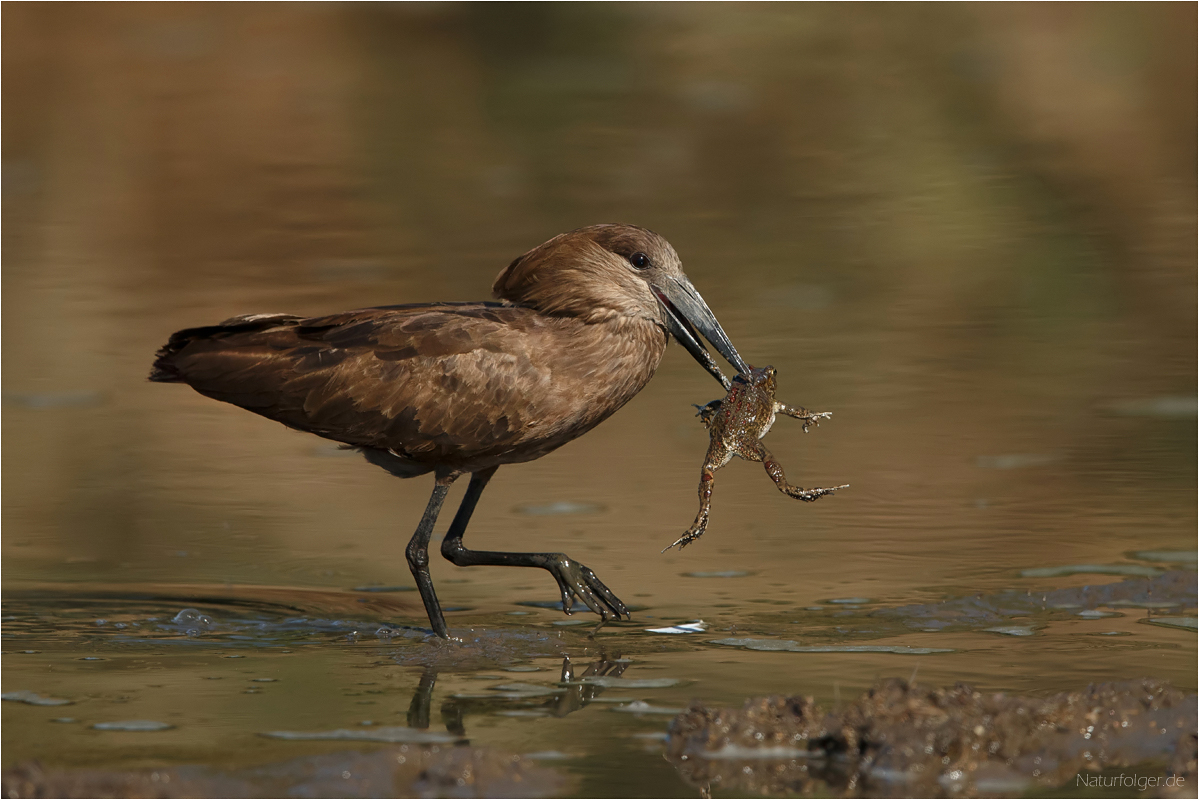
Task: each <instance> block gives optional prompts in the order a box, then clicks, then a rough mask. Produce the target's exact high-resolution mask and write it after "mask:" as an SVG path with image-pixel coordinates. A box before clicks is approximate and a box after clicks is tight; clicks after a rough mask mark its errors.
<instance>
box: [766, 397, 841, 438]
mask: <svg viewBox="0 0 1199 800" xmlns="http://www.w3.org/2000/svg"><path fill="white" fill-rule="evenodd" d="M774 412H775V413H776V414H786V415H787V416H788V417H795V418H796V419H801V420H803V432H804V433H807V432H808V428H810V427H812V424H813V423H815V424H816V425H819V424H820V420H822V419H828V418H829V417H831V416H832V415H833V412H831V411H808V410H807V409H806V408H804V407H803V406H799V407H798V408H796V407H795V406H789V405H787V404H786V403H775V404H774Z"/></svg>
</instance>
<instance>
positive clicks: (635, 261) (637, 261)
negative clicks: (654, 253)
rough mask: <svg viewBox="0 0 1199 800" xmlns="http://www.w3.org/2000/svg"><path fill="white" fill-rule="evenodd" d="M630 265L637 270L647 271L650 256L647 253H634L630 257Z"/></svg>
mask: <svg viewBox="0 0 1199 800" xmlns="http://www.w3.org/2000/svg"><path fill="white" fill-rule="evenodd" d="M629 263H630V264H632V265H633V266H634V267H636V268H637V269H647V268H648V267H649V265H650V260H649V256H647V255H646V254H645V253H633V255H631V256H629Z"/></svg>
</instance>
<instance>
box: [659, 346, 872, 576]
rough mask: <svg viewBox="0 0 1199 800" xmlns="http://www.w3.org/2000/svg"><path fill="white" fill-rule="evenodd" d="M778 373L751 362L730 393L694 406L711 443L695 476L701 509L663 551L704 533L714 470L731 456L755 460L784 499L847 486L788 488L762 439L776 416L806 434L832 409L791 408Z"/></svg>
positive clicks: (813, 496)
mask: <svg viewBox="0 0 1199 800" xmlns="http://www.w3.org/2000/svg"><path fill="white" fill-rule="evenodd" d="M777 375H778V372H777V370H775V368H774V367H772V366H769V365H768V366H765V367H762V368H761V369H758V368H755V367H753V366H750V368H749V372H748V373H739V374H738V375H737V376H736V377H735V378H733V380H732V382H731V383H730V385H729V390H728V394H726V395H725V396H724V397H723V398H721V399H719V400H713V401H711V402H710V403H707V404H706V405H703V406H696V408H698V409H699V412H698V413H697V414H696V416H698V417H699V418H700V421H701V422H703V424H704V425H705V426H707V428H708V434H709V437H710V442H709V444H708V453H707V455H706V456H705V457H704V464H703V468H702V469H701V470H700V478H699V513H698V514H696V516H695V522H694V523H692V525H691V527H690V528H689V529H688V530H687V532H686V533H684V534H683V535H682V536H680V537H679V538H678V539H677V540H675V541H674V543H673V544H670V545H667V546H666V547H665V548H663V549H662V552H663V553H665V552H666V551H667V550H669V549H671V548H672V547H676V546H677V547H678V548H679V549H680V550H682V549H683V548H684V547H686V546H687V545H689V544H691V543H692V542H694V541H695V540H696V539H698V538H699V537H701V536H703V535H704V531H705V530H707V527H708V512H709V510H710V508H711V505H712V486H713V484H714V482H715V473H716V470H718V469H720V468H721V467H723V466H724V465H725V464H728V463H729V461H731V460H732V458H733V456H737V457H739V458H743V459H745V460H746V461H756V462H759V463H761V464H762V465H763V466H764V467H765V468H766V474H767V475H769V476H770V479H771V480H773V481H774V484H775V486H777V487H778V489H779V491H781V492H782V493H783V494H785V495H787V496H788V497H794V498H795V499H796V500H803V501H804V502H808V503H810V502H813V501H815V500H818V499H820V498H821V497H824V496H826V495H830V494H832V493H833V492H836V491H837V490H839V489H848V488H849V484H847V483H846V484H842V485H841V486H832V487H829V488H817V489H803V488H801V487H799V486H792V485H791V484H790V483H788V482H787V477H786V475H784V474H783V467H782V465H780V464H779V463H778V461H776V460H775V459H774V456H773V455H771V453H770V451H769V450H768V449H766V445H764V444H762V442H761V439H762V438H763V437H764V436H766V434H767V433H769V432H770V427H771V426H772V425H774V421H775V419H776V418H777V417H778V415H779V414H784V415H786V416H788V417H794V418H795V419H798V420H801V421H802V422H803V430H804V433H807V432H808V428H810V427H811V426H813V425H819V424H820V420H822V419H829V418H830V417H832V412H831V411H817V412H813V411H808V410H807V409H806V408H803V407H802V406H801V407H795V406H789V405H787V404H786V403H780V402H778V401H777V400H775V399H774V394H775V391H776V389H777V380H776V378H777Z"/></svg>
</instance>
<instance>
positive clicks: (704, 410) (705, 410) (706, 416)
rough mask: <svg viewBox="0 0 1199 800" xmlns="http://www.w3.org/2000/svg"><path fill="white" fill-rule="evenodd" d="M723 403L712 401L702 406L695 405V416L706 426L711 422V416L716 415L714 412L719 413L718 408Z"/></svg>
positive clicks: (721, 401)
mask: <svg viewBox="0 0 1199 800" xmlns="http://www.w3.org/2000/svg"><path fill="white" fill-rule="evenodd" d="M723 403H724V401H723V400H713V401H712V402H710V403H705V404H704V405H702V406H701V405H696V406H695V407H696V408H697V409H699V410H698V411H697V412H696V414H695V416H697V417H699V418H700V421H701V422H703V423H704V424H705V425H708V424H709V423H710V422H711V421H712V416H713V415H714V414H716V412H718V411H720V406H721V405H722V404H723Z"/></svg>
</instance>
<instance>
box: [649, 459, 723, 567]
mask: <svg viewBox="0 0 1199 800" xmlns="http://www.w3.org/2000/svg"><path fill="white" fill-rule="evenodd" d="M715 481H716V470H715V469H713V468H712V467H710V466H708V465H707V464H704V466H703V469H702V470H700V474H699V513H698V514H696V515H695V522H693V523H691V527H690V528H688V529H687V532H686V533H684V534H683V535H682V536H680V537H679V538H678V539H675V540H674V542H673V543H672V544H669V545H667V546H666V547H663V548H662V552H663V553H665V552H666V551H667V550H669V549H670V548H672V547H674V546H675V545H678V548H679V549H680V550H682V549H683V548H684V547H686V546H687V545H689V544H691V543H692V542H694V541H695V540H696V539H698V538H699V537H701V536H703V535H704V531H705V530H707V529H708V511H709V509H711V507H712V484H713V483H715Z"/></svg>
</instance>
